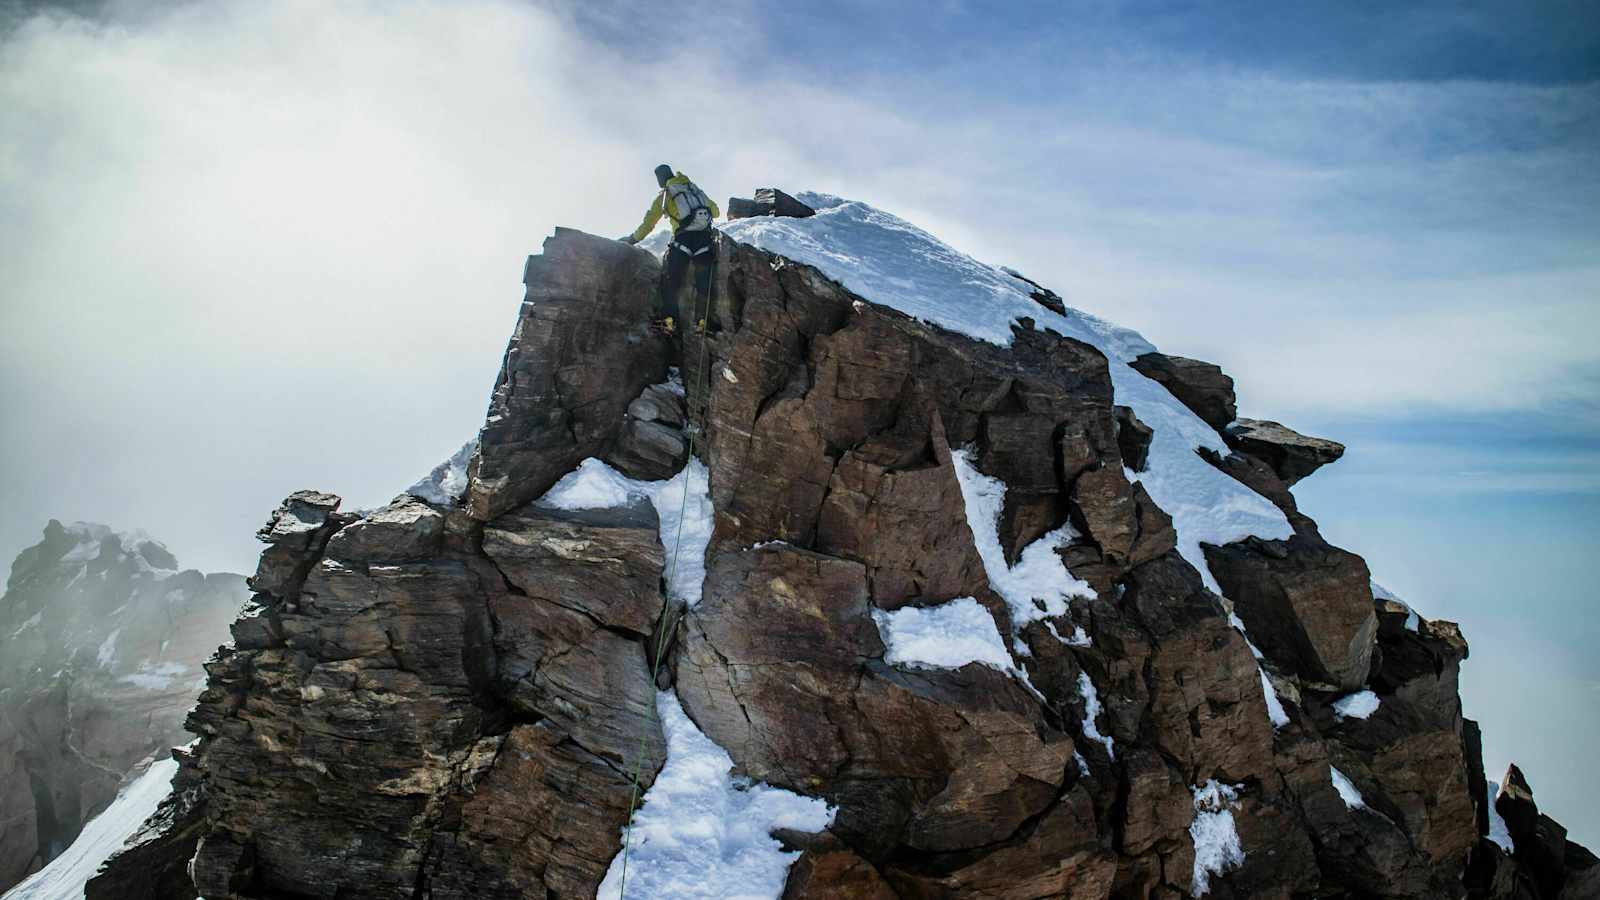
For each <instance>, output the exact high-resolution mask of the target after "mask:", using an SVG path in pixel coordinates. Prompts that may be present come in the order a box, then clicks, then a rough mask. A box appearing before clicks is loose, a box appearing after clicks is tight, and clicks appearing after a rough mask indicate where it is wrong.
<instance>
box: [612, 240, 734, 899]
mask: <svg viewBox="0 0 1600 900" xmlns="http://www.w3.org/2000/svg"><path fill="white" fill-rule="evenodd" d="M720 243H721V235H716V236H714V237H713V239H712V242H711V245H710V246H708V247H706V249H707V250H710V249H711V247H715V246H717V245H719V244H720ZM673 246H677V245H676V244H674V245H673ZM717 261H718V256H717V255H713V256H712V257H711V287H710V288H709V289H708V290H707V291H706V299H705V304H706V306H705V316H704V317H701V321H702V322H703V321H705V319H708V318H710V317H711V310H712V298H714V297H715V296H716V291H717ZM699 295H700V292H699V291H695V304H696V309H695V312H699V311H700V310H699V303H700V296H699ZM699 334H700V366H699V368H700V372H699V375H700V377H699V379H698V381H699V384H700V391H699V393H700V396H701V398H702V399H703V401H704V402H705V404H706V405H705V406H704V407H702V408H701V410H700V416H699V418H700V423H699V424H696V423H695V422H694V421H693V420H694V418H695V415H694V409H693V407H692V405H690V406H689V408H688V409H686V410H685V412H686V413H687V416H686V418H687V419H688V420H689V421H687V422H686V423H685V425H686V427H685V428H684V433H685V436H686V437H687V438H688V440H689V458H688V460H687V461H686V462H685V463H684V464H683V494H682V496H681V497H680V498H679V500H678V530H677V534H676V535H675V536H674V537H673V540H672V556H671V557H670V558H669V559H668V560H667V569H666V590H665V591H663V595H662V598H661V615H660V617H659V624H658V625H657V626H656V640H655V645H656V646H655V652H654V653H653V654H652V656H651V662H650V687H651V689H652V690H654V689H655V685H656V680H657V679H658V678H660V677H661V656H662V654H663V652H664V651H665V650H666V646H667V635H669V634H671V633H672V632H673V631H674V630H676V629H677V626H678V623H677V622H673V621H671V619H672V578H673V575H675V574H676V573H677V570H678V552H679V551H680V550H682V549H683V520H684V519H685V518H687V516H686V515H685V514H686V513H687V512H688V509H689V477H690V476H689V466H690V465H691V464H693V463H694V460H695V443H696V442H695V436H696V435H698V434H700V433H701V431H702V429H704V427H705V416H706V413H707V412H708V411H709V410H710V406H711V398H710V397H707V396H706V391H707V389H708V376H707V374H706V373H707V370H708V369H709V368H710V365H709V359H708V356H709V348H708V346H707V343H708V341H709V340H710V337H711V335H710V334H709V333H708V332H707V331H706V330H705V329H704V328H702V329H701V330H700V332H699ZM684 401H685V403H686V404H693V402H694V394H693V393H691V392H689V391H685V392H684ZM680 621H681V620H680ZM649 713H650V715H649V718H648V719H647V720H646V723H645V728H644V730H643V731H641V732H640V733H639V743H638V746H637V747H636V748H635V749H634V755H633V775H632V776H631V778H630V781H631V782H632V786H631V793H630V794H629V797H628V824H627V825H626V826H625V827H624V828H623V832H622V876H621V878H619V879H618V882H617V900H626V897H627V889H628V854H629V851H631V850H632V849H633V814H634V812H635V811H637V810H638V808H639V774H640V772H641V771H642V770H643V768H644V742H645V738H646V737H647V736H648V735H649V729H650V725H651V724H653V723H654V722H655V721H656V704H655V701H654V699H653V698H652V700H651V702H650V704H649Z"/></svg>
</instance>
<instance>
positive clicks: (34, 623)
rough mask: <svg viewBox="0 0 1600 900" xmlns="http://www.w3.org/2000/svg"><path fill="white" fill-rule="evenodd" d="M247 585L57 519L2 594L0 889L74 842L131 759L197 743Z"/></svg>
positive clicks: (146, 543) (135, 541)
mask: <svg viewBox="0 0 1600 900" xmlns="http://www.w3.org/2000/svg"><path fill="white" fill-rule="evenodd" d="M246 597H247V592H246V591H245V586H244V579H243V578H242V577H240V576H238V575H228V574H217V575H205V574H202V573H200V572H197V571H194V570H187V571H179V569H178V561H177V559H176V558H175V557H173V555H172V554H171V553H170V552H168V551H167V549H166V548H165V547H163V546H162V545H161V544H160V543H158V542H156V541H154V540H151V539H149V538H146V537H144V536H143V535H140V534H137V533H134V534H121V533H117V532H113V531H111V530H110V529H109V528H106V527H105V526H102V525H87V524H83V523H78V524H75V525H72V526H70V527H67V526H63V525H62V524H61V523H60V522H56V521H54V520H52V521H51V522H50V524H49V525H48V526H46V528H45V530H44V539H43V540H42V541H41V542H40V543H38V544H36V545H34V546H32V547H29V548H28V549H26V550H24V551H22V553H21V554H20V555H19V556H18V557H17V559H16V561H15V562H14V563H13V564H12V567H11V576H10V579H9V580H8V581H7V584H6V594H5V596H4V598H3V599H0V686H3V687H0V810H3V811H4V813H3V815H0V890H3V889H5V888H8V887H10V886H11V885H13V884H15V883H16V882H17V881H19V880H20V879H21V878H22V877H23V876H24V875H27V874H28V873H29V872H32V871H34V870H35V869H38V868H39V867H40V866H42V865H43V864H44V863H46V862H48V861H49V860H51V859H52V858H54V857H55V856H56V855H57V854H59V853H61V852H62V851H63V850H65V849H66V847H67V846H68V845H69V844H71V843H72V840H73V838H74V837H76V836H77V834H78V832H79V830H80V829H81V828H82V827H83V825H84V823H85V822H86V821H88V819H89V818H90V817H92V816H93V815H94V814H95V813H97V812H99V811H100V810H101V809H103V808H104V807H105V806H106V805H107V804H108V803H110V801H111V800H112V798H113V797H115V796H116V792H117V787H118V785H119V783H120V782H121V781H122V780H123V778H124V776H125V775H127V773H128V772H129V770H130V768H131V767H133V766H134V765H135V764H136V763H139V762H140V761H141V760H143V759H145V758H146V757H148V756H150V755H151V754H164V753H165V752H166V749H167V748H168V747H170V746H173V745H175V744H181V743H185V742H187V741H188V740H189V739H190V738H189V736H188V735H187V733H186V732H185V731H184V729H183V717H184V714H185V713H186V712H187V711H188V708H189V706H190V705H191V704H192V703H193V700H194V697H195V695H197V694H198V693H199V692H200V689H201V687H202V686H203V683H204V676H203V673H202V671H201V664H202V663H203V662H204V661H205V660H206V658H207V657H209V656H210V655H211V653H212V651H213V650H214V649H215V648H216V646H217V644H219V643H221V642H222V641H223V640H225V639H226V638H227V630H228V623H229V622H230V621H232V619H233V617H234V616H235V615H237V613H238V611H239V608H240V607H241V606H242V605H243V603H244V601H245V598H246Z"/></svg>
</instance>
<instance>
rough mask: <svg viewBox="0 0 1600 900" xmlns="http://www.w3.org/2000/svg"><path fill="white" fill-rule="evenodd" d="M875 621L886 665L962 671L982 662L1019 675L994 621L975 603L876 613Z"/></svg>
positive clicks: (963, 600)
mask: <svg viewBox="0 0 1600 900" xmlns="http://www.w3.org/2000/svg"><path fill="white" fill-rule="evenodd" d="M872 621H873V622H875V623H877V626H878V634H879V636H880V637H882V638H883V645H884V647H885V648H886V652H885V653H884V657H883V658H884V661H885V662H887V663H889V664H890V665H893V666H911V667H928V668H935V669H959V668H961V667H962V666H964V665H967V664H968V663H975V662H976V663H982V664H984V665H986V666H989V667H990V668H993V669H999V670H1000V671H1002V672H1012V671H1015V668H1016V667H1015V666H1014V665H1013V664H1012V661H1011V654H1009V653H1007V652H1006V645H1005V641H1004V640H1002V639H1001V637H1000V629H999V628H997V627H995V624H994V616H992V615H990V614H989V611H988V610H987V609H984V608H983V604H981V603H979V602H978V601H977V600H976V599H974V598H972V597H958V598H956V599H955V600H951V601H949V602H948V603H941V604H939V605H938V606H921V607H918V606H906V607H902V608H901V609H897V610H895V611H894V612H884V611H883V610H881V609H874V610H873V611H872Z"/></svg>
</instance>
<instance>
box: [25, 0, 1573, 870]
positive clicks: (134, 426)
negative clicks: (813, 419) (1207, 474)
mask: <svg viewBox="0 0 1600 900" xmlns="http://www.w3.org/2000/svg"><path fill="white" fill-rule="evenodd" d="M1395 6H1396V5H1394V4H1378V3H1326V4H1311V3H1282V4H1273V5H1270V6H1267V5H1255V4H1251V5H1242V4H1241V5H1235V6H1229V7H1212V6H1202V5H1199V4H1184V3H1117V2H1087V3H1075V4H1056V3H1050V4H1045V3H1037V4H1004V5H1001V4H968V3H943V4H938V3H933V4H929V3H916V4H893V3H807V4H795V3H772V4H764V3H738V2H734V3H720V4H715V5H692V6H688V7H684V8H680V9H674V10H671V11H668V10H667V9H666V8H665V7H663V6H662V5H660V4H656V3H636V4H610V5H603V6H602V5H599V4H584V5H580V6H565V5H549V4H526V3H515V2H510V0H466V2H461V3H451V4H446V3H442V2H413V3H387V2H385V3H380V2H345V3H337V4H326V3H315V2H310V0H288V2H283V3H275V4H251V3H245V2H236V0H224V2H213V3H205V4H152V3H141V2H111V3H88V4H77V5H74V8H75V9H78V10H80V11H83V12H85V13H86V14H87V17H86V18H85V17H80V16H77V15H75V14H72V13H67V12H62V11H61V10H62V9H63V8H62V7H60V6H46V7H40V6H37V5H34V4H26V5H23V4H17V3H9V4H7V3H0V23H3V24H0V29H3V30H0V34H3V35H4V36H3V37H0V108H4V109H5V110H7V114H6V115H5V116H3V117H0V271H5V272H6V273H7V277H6V279H5V284H4V285H3V286H0V409H4V410H6V411H7V415H5V416H3V417H0V446H5V447H6V448H7V451H6V454H7V456H6V463H7V464H6V465H5V466H4V467H0V554H4V555H6V556H8V557H9V555H10V554H12V553H14V552H15V550H16V549H18V548H20V547H21V546H24V545H26V544H27V543H30V542H31V541H32V540H33V539H34V536H35V535H37V533H38V530H39V529H40V528H41V527H42V525H43V523H44V520H45V519H46V518H48V517H51V516H54V517H58V518H63V519H78V518H82V519H95V520H101V521H107V522H110V523H111V524H114V525H117V526H118V527H144V528H146V529H148V530H150V531H151V532H152V533H155V534H157V535H159V536H162V537H163V538H164V539H166V540H167V541H168V542H169V543H170V544H171V545H172V547H173V549H174V551H175V552H176V553H177V554H178V555H179V557H180V558H181V559H183V560H184V561H185V562H186V563H188V564H191V565H200V566H205V567H209V568H233V569H244V568H247V567H249V566H250V565H251V561H252V559H253V556H254V553H255V551H256V547H255V546H254V544H253V542H252V541H251V540H250V535H251V533H252V532H253V530H254V528H255V527H256V526H257V525H258V524H259V523H260V521H261V520H262V519H263V518H264V516H265V514H266V512H267V511H268V510H269V509H270V508H271V507H272V506H273V505H274V504H275V503H276V501H277V500H278V499H279V498H281V497H282V496H283V495H284V494H286V493H288V492H289V491H292V490H295V489H299V488H305V487H318V488H322V489H328V490H333V491H335V492H338V493H341V494H343V495H344V496H346V497H348V498H350V500H351V501H352V502H354V503H360V504H371V503H377V502H382V501H383V500H385V499H387V498H388V497H389V496H391V495H392V494H393V493H395V492H396V491H397V490H399V489H401V488H403V487H404V486H405V485H406V484H408V483H409V482H410V481H411V480H412V479H413V478H414V477H416V476H417V475H419V474H421V473H422V472H424V471H426V470H427V469H428V468H429V467H430V466H431V465H432V464H433V463H434V462H435V461H437V459H439V458H442V457H444V456H446V455H448V454H449V453H450V452H451V451H453V450H454V449H455V447H456V446H457V445H459V443H460V441H461V440H463V439H465V438H466V437H468V436H470V434H471V433H472V432H473V431H474V430H475V429H476V427H477V425H478V423H479V420H480V419H481V415H482V410H483V405H484V399H485V393H486V391H487V389H488V387H489V386H490V384H491V383H492V380H493V377H494V373H495V370H496V367H497V366H498V362H499V357H500V352H501V350H502V349H503V346H504V340H505V336H506V333H507V330H508V328H509V326H510V323H511V319H512V316H513V314H514V310H515V303H516V300H517V298H518V297H519V291H518V286H517V279H518V277H519V274H520V271H521V260H522V257H523V256H524V255H525V254H526V253H528V252H530V251H532V250H534V249H536V248H537V246H538V243H539V241H540V240H541V239H542V238H543V236H544V235H546V234H548V233H549V232H550V230H551V229H552V228H553V227H554V226H555V225H557V224H562V225H570V226H574V227H579V228H584V229H586V230H590V231H594V232H598V233H602V234H612V233H614V234H622V233H624V232H626V231H627V230H629V229H630V228H632V227H633V226H634V225H635V224H636V222H637V220H638V217H639V215H640V214H641V213H642V212H643V209H644V206H645V205H646V204H647V203H648V201H649V198H650V192H651V190H652V184H653V182H652V181H651V179H650V176H649V170H650V168H651V167H652V166H653V165H654V164H655V163H657V162H660V161H663V160H667V161H670V162H673V163H674V164H676V165H677V166H678V167H679V168H681V169H684V170H685V171H688V172H689V173H690V174H691V175H693V176H694V177H695V178H696V180H697V181H698V182H700V183H701V184H702V185H704V186H705V187H707V188H708V190H710V191H711V192H712V193H713V194H714V195H716V196H718V197H725V196H728V195H731V194H748V192H749V191H750V190H751V189H753V188H755V187H757V186H762V185H766V184H778V185H780V186H783V187H787V188H792V189H818V190H825V191H831V192H834V193H838V194H842V195H846V196H852V197H856V198H860V199H864V200H867V201H869V202H873V203H875V204H878V205H880V206H883V207H884V208H886V209H889V210H891V211H893V212H896V213H898V214H900V215H902V216H905V217H906V218H908V219H911V220H912V221H915V222H917V223H918V224H921V225H923V226H924V227H926V228H928V229H929V230H931V231H933V232H934V233H936V234H938V235H940V236H941V237H944V238H946V239H947V240H949V241H950V242H951V243H953V244H955V245H956V246H958V247H960V248H962V249H964V250H967V251H969V252H971V253H973V254H974V255H976V256H978V257H980V258H982V259H985V260H989V261H992V262H997V263H1005V264H1009V265H1013V266H1016V267H1017V268H1019V269H1020V270H1022V271H1024V272H1026V273H1028V274H1029V275H1030V276H1031V277H1034V278H1036V279H1038V280H1040V281H1042V282H1044V283H1046V284H1049V285H1051V286H1052V287H1054V288H1055V289H1057V290H1058V291H1060V292H1061V293H1062V294H1064V295H1065V296H1066V297H1067V299H1068V302H1070V303H1072V304H1073V305H1075V306H1078V307H1080V308H1083V309H1086V310H1089V311H1091V312H1094V313H1096V314H1099V315H1103V316H1105V317H1107V318H1110V319H1113V320H1116V321H1118V322H1121V323H1123V324H1127V325H1130V326H1132V327H1135V328H1138V329H1140V330H1141V331H1143V332H1144V333H1145V334H1146V335H1147V336H1148V337H1150V338H1151V339H1152V340H1153V341H1155V342H1156V343H1157V344H1158V345H1160V346H1161V347H1162V348H1163V349H1165V350H1167V351H1169V352H1173V353H1179V354H1185V355H1192V356H1197V357H1201V358H1205V359H1209V360H1212V361H1215V362H1217V363H1219V364H1221V365H1222V366H1223V367H1224V368H1225V369H1227V370H1228V371H1229V372H1230V373H1231V374H1232V375H1233V376H1234V377H1235V378H1236V379H1237V380H1238V383H1239V394H1240V398H1241V400H1240V408H1241V412H1242V413H1243V414H1244V415H1252V416H1257V417H1265V418H1276V419H1280V420H1282V421H1284V422H1285V423H1287V424H1289V425H1291V426H1294V427H1298V428H1301V429H1303V430H1306V431H1308V432H1311V433H1316V434H1320V435H1325V436H1328V437H1332V438H1335V439H1338V440H1342V441H1344V442H1345V443H1347V444H1348V445H1349V448H1350V449H1349V452H1348V455H1347V457H1346V459H1345V460H1344V461H1342V462H1340V463H1339V464H1337V465H1335V466H1333V467H1331V468H1329V469H1326V470H1324V471H1323V472H1321V473H1318V474H1317V475H1316V476H1314V477H1313V478H1311V479H1309V480H1307V481H1306V482H1304V483H1303V484H1302V485H1301V486H1300V487H1299V488H1298V489H1297V494H1298V495H1299V496H1300V498H1301V502H1302V505H1303V506H1304V507H1305V508H1306V509H1307V510H1308V511H1309V512H1311V513H1312V514H1313V515H1314V516H1315V517H1317V518H1318V519H1319V521H1321V522H1322V523H1323V528H1324V532H1325V533H1326V534H1327V535H1328V536H1329V537H1330V538H1332V539H1333V540H1335V541H1336V542H1338V543H1340V544H1342V545H1343V546H1346V547H1348V548H1350V549H1352V550H1354V551H1356V552H1358V553H1361V554H1363V555H1364V556H1366V557H1367V558H1368V560H1369V561H1370V562H1371V564H1372V567H1373V569H1374V571H1375V572H1376V573H1377V574H1378V576H1379V578H1380V579H1382V580H1385V581H1386V582H1387V583H1389V584H1390V586H1391V587H1392V588H1394V589H1396V590H1397V591H1400V592H1401V593H1402V594H1403V595H1405V596H1407V597H1408V598H1409V599H1411V600H1412V601H1413V602H1414V603H1415V604H1416V606H1417V607H1418V608H1419V609H1420V610H1421V611H1422V612H1423V613H1424V614H1426V615H1430V616H1437V617H1441V618H1451V619H1456V620H1459V621H1460V622H1461V623H1462V624H1463V627H1464V629H1465V631H1466V635H1467V637H1468V639H1469V641H1471V643H1472V645H1473V655H1472V659H1471V660H1470V661H1469V662H1468V663H1467V665H1466V668H1465V674H1464V683H1465V685H1466V701H1467V706H1468V714H1469V715H1472V716H1474V717H1477V718H1479V719H1481V720H1482V721H1483V722H1484V725H1485V730H1486V743H1487V752H1486V756H1487V762H1488V764H1489V768H1490V770H1491V776H1493V775H1494V774H1496V772H1497V771H1498V770H1500V769H1503V767H1504V765H1505V764H1506V762H1508V761H1510V760H1511V759H1516V760H1518V761H1519V762H1521V763H1525V764H1526V765H1525V768H1526V769H1527V771H1528V774H1529V777H1530V779H1531V781H1532V782H1533V785H1534V787H1535V789H1536V791H1537V794H1538V797H1539V800H1540V802H1541V804H1542V805H1543V806H1545V807H1546V808H1547V810H1548V811H1551V812H1552V813H1553V814H1555V815H1556V816H1557V817H1558V818H1560V819H1562V820H1563V821H1564V822H1565V823H1566V824H1567V825H1568V826H1569V827H1570V828H1572V830H1573V833H1574V836H1575V837H1578V838H1580V839H1583V840H1586V841H1588V842H1589V843H1590V844H1591V846H1592V845H1594V844H1596V843H1600V812H1597V811H1600V786H1597V784H1596V782H1595V779H1593V778H1591V777H1588V775H1587V772H1588V765H1589V764H1588V761H1587V759H1582V758H1580V757H1579V754H1580V753H1584V752H1586V751H1585V749H1584V748H1586V747H1587V746H1592V744H1593V741H1594V739H1595V738H1597V737H1600V734H1597V731H1600V670H1597V667H1596V663H1595V662H1594V659H1595V655H1594V653H1593V651H1592V648H1593V647H1594V646H1595V638H1596V637H1597V636H1600V635H1597V634H1596V626H1595V623H1594V619H1593V618H1592V615H1593V613H1592V611H1593V610H1594V608H1595V604H1594V602H1593V601H1594V599H1595V597H1594V594H1595V588H1594V584H1595V583H1596V577H1595V576H1596V575H1597V572H1596V569H1597V563H1596V562H1595V559H1596V558H1597V552H1596V551H1600V539H1597V538H1600V534H1597V526H1596V525H1595V522H1596V521H1600V518H1597V516H1596V513H1597V512H1600V509H1597V505H1600V500H1597V498H1600V350H1597V349H1596V347H1595V338H1596V336H1597V334H1600V327H1597V326H1600V214H1597V213H1596V212H1595V210H1597V209H1600V166H1597V165H1595V160H1596V159H1597V158H1600V7H1597V6H1596V5H1595V4H1592V3H1582V2H1573V3H1498V4H1471V3H1465V4H1464V3H1420V4H1406V5H1405V7H1404V9H1397V8H1395ZM41 11H42V12H41Z"/></svg>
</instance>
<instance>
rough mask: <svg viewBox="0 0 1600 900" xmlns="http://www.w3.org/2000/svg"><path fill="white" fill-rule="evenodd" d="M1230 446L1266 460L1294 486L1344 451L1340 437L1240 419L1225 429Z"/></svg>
mask: <svg viewBox="0 0 1600 900" xmlns="http://www.w3.org/2000/svg"><path fill="white" fill-rule="evenodd" d="M1222 436H1223V437H1224V438H1225V439H1226V440H1227V441H1228V446H1230V447H1233V448H1235V449H1238V450H1240V451H1242V452H1244V453H1248V454H1250V455H1251V456H1254V457H1255V458H1257V459H1260V460H1263V461H1264V462H1266V463H1267V464H1268V465H1270V466H1271V467H1272V471H1273V472H1275V473H1277V475H1278V477H1279V478H1281V479H1283V483H1284V485H1285V486H1286V487H1287V486H1291V485H1293V484H1294V483H1295V482H1297V481H1299V480H1300V479H1302V478H1304V477H1306V476H1307V475H1310V474H1311V473H1312V472H1315V471H1316V470H1318V469H1320V468H1322V467H1323V466H1325V465H1327V464H1328V463H1331V462H1335V461H1337V460H1338V459H1339V457H1341V456H1343V455H1344V445H1343V444H1341V443H1338V442H1337V441H1330V440H1325V439H1323V438H1316V437H1308V436H1306V435H1303V434H1301V433H1300V432H1298V431H1295V430H1294V429H1292V428H1288V427H1285V426H1283V425H1280V424H1279V423H1277V422H1267V421H1263V420H1260V419H1239V420H1237V421H1235V422H1233V423H1231V424H1229V425H1228V426H1227V427H1226V428H1224V429H1223V432H1222Z"/></svg>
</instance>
